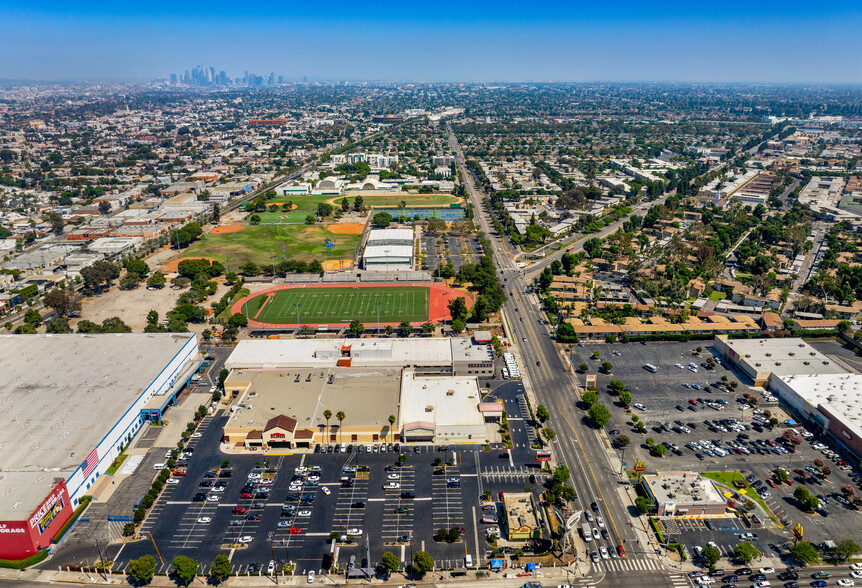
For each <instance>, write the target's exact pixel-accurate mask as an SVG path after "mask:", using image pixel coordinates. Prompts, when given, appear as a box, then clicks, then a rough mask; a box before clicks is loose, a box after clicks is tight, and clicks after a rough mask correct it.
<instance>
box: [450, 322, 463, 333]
mask: <svg viewBox="0 0 862 588" xmlns="http://www.w3.org/2000/svg"><path fill="white" fill-rule="evenodd" d="M465 327H466V325H465V324H464V321H463V320H461V319H455V320H454V321H452V330H453V331H455V332H456V333H461V332H462V331H463V330H464V328H465Z"/></svg>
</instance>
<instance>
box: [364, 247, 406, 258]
mask: <svg viewBox="0 0 862 588" xmlns="http://www.w3.org/2000/svg"><path fill="white" fill-rule="evenodd" d="M362 257H363V258H365V259H377V258H386V257H389V258H393V257H394V258H406V259H408V260H412V259H413V246H412V245H368V246H367V247H366V248H365V252H364V253H363V254H362Z"/></svg>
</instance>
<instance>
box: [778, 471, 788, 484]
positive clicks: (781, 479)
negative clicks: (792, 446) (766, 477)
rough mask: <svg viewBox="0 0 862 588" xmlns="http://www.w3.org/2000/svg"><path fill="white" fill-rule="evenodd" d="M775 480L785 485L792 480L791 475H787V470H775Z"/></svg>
mask: <svg viewBox="0 0 862 588" xmlns="http://www.w3.org/2000/svg"><path fill="white" fill-rule="evenodd" d="M774 476H775V479H776V480H778V481H779V482H782V483H784V484H786V483H787V480H789V479H790V475H789V474H788V473H787V470H783V469H777V470H775V474H774Z"/></svg>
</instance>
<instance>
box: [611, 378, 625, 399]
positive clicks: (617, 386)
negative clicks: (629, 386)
mask: <svg viewBox="0 0 862 588" xmlns="http://www.w3.org/2000/svg"><path fill="white" fill-rule="evenodd" d="M608 388H610V390H611V394H614V395H616V396H619V395H620V394H621V393H622V392H623V390H625V389H626V385H625V384H623V383H622V382H620V381H619V380H611V381H610V382H608Z"/></svg>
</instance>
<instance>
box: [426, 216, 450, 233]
mask: <svg viewBox="0 0 862 588" xmlns="http://www.w3.org/2000/svg"><path fill="white" fill-rule="evenodd" d="M445 230H446V221H444V220H443V219H442V218H437V217H432V218H429V219H428V220H427V221H425V231H426V232H427V233H429V234H431V235H436V234H438V233H441V232H443V231H445Z"/></svg>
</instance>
